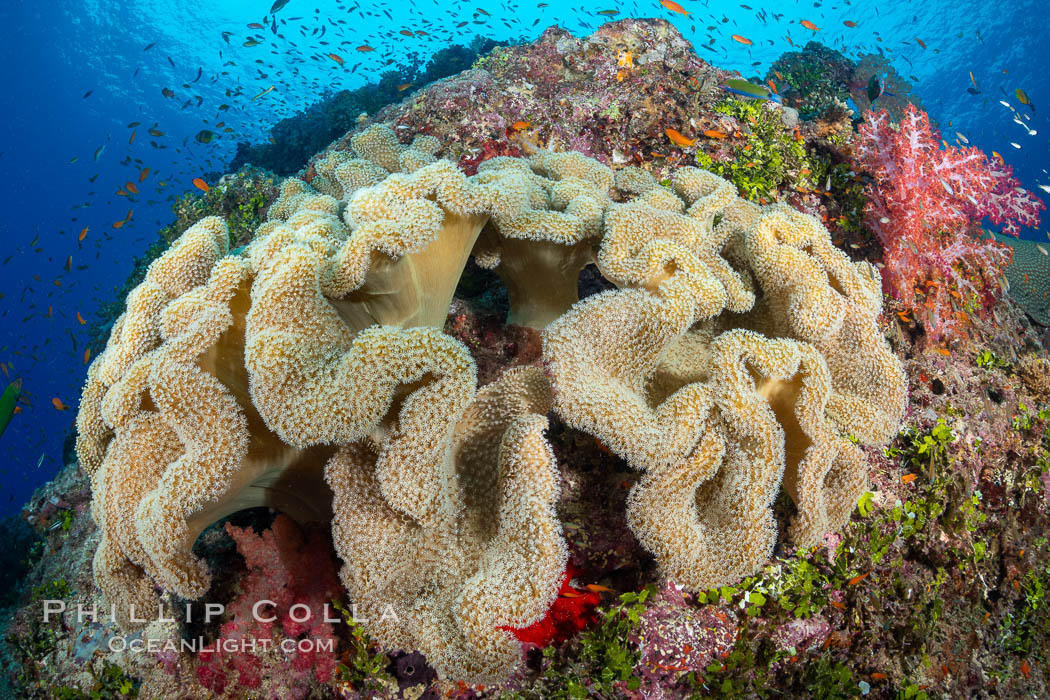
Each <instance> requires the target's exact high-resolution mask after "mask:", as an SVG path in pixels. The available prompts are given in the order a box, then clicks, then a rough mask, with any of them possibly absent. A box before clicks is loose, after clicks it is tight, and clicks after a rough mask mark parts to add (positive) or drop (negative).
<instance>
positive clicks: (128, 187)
mask: <svg viewBox="0 0 1050 700" xmlns="http://www.w3.org/2000/svg"><path fill="white" fill-rule="evenodd" d="M124 189H126V190H127V191H128V192H130V193H131V194H138V193H139V188H138V187H135V183H134V182H125V183H124Z"/></svg>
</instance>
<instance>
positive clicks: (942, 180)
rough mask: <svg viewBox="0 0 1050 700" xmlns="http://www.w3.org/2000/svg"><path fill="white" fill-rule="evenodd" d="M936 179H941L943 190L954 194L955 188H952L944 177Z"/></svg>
mask: <svg viewBox="0 0 1050 700" xmlns="http://www.w3.org/2000/svg"><path fill="white" fill-rule="evenodd" d="M937 179H938V180H940V181H941V187H943V188H944V191H945V192H947V193H948V194H955V190H953V189H952V187H951V185H949V184H948V183H947V182H945V181H944V178H937Z"/></svg>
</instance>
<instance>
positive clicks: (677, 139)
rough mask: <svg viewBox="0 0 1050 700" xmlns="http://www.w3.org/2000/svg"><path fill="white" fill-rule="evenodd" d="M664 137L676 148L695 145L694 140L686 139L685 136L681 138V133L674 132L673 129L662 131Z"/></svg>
mask: <svg viewBox="0 0 1050 700" xmlns="http://www.w3.org/2000/svg"><path fill="white" fill-rule="evenodd" d="M664 135H665V136H667V138H669V139H671V143H673V144H675V145H676V146H683V147H685V146H692V145H693V144H694V143H696V139H687V138H686V137H685V136H682V134H681V132H679V131H676V130H675V129H664Z"/></svg>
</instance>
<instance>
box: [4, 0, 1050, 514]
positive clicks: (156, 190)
mask: <svg viewBox="0 0 1050 700" xmlns="http://www.w3.org/2000/svg"><path fill="white" fill-rule="evenodd" d="M271 4H272V2H271V0H212V1H211V2H203V1H202V0H182V1H181V2H171V1H170V0H137V1H136V2H134V3H108V2H101V1H100V0H64V1H63V2H60V3H35V2H28V1H26V0H6V1H5V2H4V3H3V4H2V5H0V52H2V53H3V65H4V66H6V67H7V70H6V72H5V81H4V89H3V90H0V108H2V114H3V120H4V122H3V128H2V129H0V174H2V178H0V182H2V187H3V191H4V196H3V199H2V201H3V203H4V212H3V216H2V217H0V241H2V244H3V245H2V247H0V294H2V298H0V363H4V370H6V372H7V374H8V375H9V377H0V382H2V383H0V388H2V387H3V386H5V385H6V382H7V381H8V380H9V379H14V378H16V377H20V378H22V380H23V382H24V384H23V391H24V394H23V395H24V397H25V399H26V400H25V402H23V404H22V406H21V412H20V413H19V414H18V415H16V416H14V419H13V420H12V422H11V424H10V425H9V426H8V428H7V430H6V432H4V434H3V435H2V436H0V469H2V472H0V486H2V491H0V512H2V513H3V514H6V513H10V512H14V511H17V510H18V509H19V508H20V507H21V506H22V504H23V503H24V502H25V501H26V499H27V498H28V497H29V495H30V494H31V493H32V490H33V489H34V488H35V487H37V486H38V485H39V484H41V483H42V482H44V481H46V480H47V479H49V478H51V477H52V476H53V475H54V474H55V472H56V471H57V470H58V469H59V468H60V466H61V463H62V449H63V442H64V441H66V440H67V439H68V437H69V435H70V434H71V432H72V427H73V421H74V418H75V415H76V411H77V402H78V399H79V395H80V390H81V386H82V384H83V381H84V377H85V374H86V370H87V367H86V365H85V363H84V358H83V351H84V349H85V346H86V343H87V341H88V338H89V329H90V327H91V324H93V323H95V322H96V320H97V319H96V312H97V310H98V309H99V307H100V305H101V304H104V303H106V302H109V301H112V300H113V298H114V290H115V289H117V288H119V287H120V286H121V285H122V284H123V282H124V280H125V279H126V278H127V276H128V274H129V273H130V271H131V269H132V261H133V259H134V257H135V256H136V255H139V254H141V253H142V252H143V251H144V250H145V248H146V246H147V245H148V244H149V243H150V242H152V241H153V240H154V239H155V231H156V230H157V229H158V228H160V227H162V226H164V225H167V224H168V223H170V222H171V220H172V213H171V203H172V201H173V200H174V198H175V197H176V196H178V195H179V194H181V193H183V192H186V191H188V190H191V189H192V188H193V185H192V180H193V179H194V178H196V177H201V176H203V175H205V174H207V173H214V172H223V171H225V170H226V166H227V165H228V163H229V162H230V159H231V157H232V156H233V154H234V151H235V149H236V144H237V143H238V142H240V141H250V142H253V143H258V142H262V141H264V140H265V138H266V134H267V132H268V130H269V128H270V127H271V126H272V125H273V124H274V123H275V122H277V121H278V120H280V119H282V118H284V117H288V116H291V115H294V114H296V113H298V112H300V111H302V110H303V109H304V108H306V107H307V106H308V105H310V104H311V103H313V102H315V101H317V100H318V98H319V97H320V96H321V95H322V94H324V93H325V92H326V91H327V92H333V91H337V90H342V89H352V88H355V87H359V86H361V85H363V84H365V83H366V82H368V81H369V80H375V79H376V77H377V76H378V75H379V74H380V73H381V72H382V71H383V70H384V69H386V68H387V67H388V65H389V64H391V63H393V64H397V63H401V62H405V61H410V60H412V59H413V58H419V59H421V60H422V61H424V62H425V61H426V60H427V58H428V57H429V56H431V55H433V54H434V53H435V52H436V51H438V50H440V49H442V48H444V47H447V46H450V45H452V44H469V43H470V41H471V40H472V39H473V38H474V36H476V35H481V36H486V37H489V38H491V39H495V40H513V41H519V40H526V41H527V40H532V39H534V38H536V37H538V36H539V34H540V33H541V32H542V31H543V30H544V29H545V28H546V27H548V26H551V25H555V24H557V25H560V26H562V27H564V28H565V29H568V30H569V31H571V32H573V33H574V34H577V35H585V34H590V33H591V32H593V31H594V30H595V29H597V28H598V27H599V26H600V25H601V24H602V23H603V22H606V21H614V20H617V19H622V18H625V17H662V18H665V19H667V20H669V21H671V22H673V23H674V24H675V26H676V27H678V29H679V30H680V31H681V32H682V33H683V34H684V35H685V36H686V38H688V39H689V40H691V41H692V42H693V43H694V45H695V46H696V48H697V50H698V52H699V54H700V55H701V56H702V57H704V58H705V59H707V60H709V61H710V62H712V63H714V64H716V65H719V66H720V67H723V68H728V69H736V70H740V71H741V72H742V73H743V74H745V75H761V74H764V73H765V71H766V69H767V68H768V67H769V66H770V65H771V64H772V62H773V61H775V60H776V59H777V58H778V57H779V56H780V55H781V54H782V53H784V52H786V51H790V50H793V47H794V48H796V49H797V48H798V47H801V46H802V45H804V44H805V43H806V42H807V41H810V40H816V41H820V42H822V43H824V44H826V45H828V46H830V47H832V48H835V49H837V50H839V51H841V52H842V53H844V54H846V55H847V56H849V57H855V56H856V55H858V54H860V53H872V52H881V53H883V54H884V55H885V56H886V57H887V59H888V60H889V61H890V63H891V64H892V65H893V66H894V68H895V69H896V70H897V71H898V72H899V73H900V74H901V75H902V76H905V77H908V79H909V80H911V81H912V82H913V92H914V93H915V94H916V95H917V96H918V97H919V98H921V100H922V102H923V104H924V106H925V107H926V108H927V109H928V110H929V112H930V114H931V116H933V117H934V118H935V119H936V120H937V121H938V122H939V123H940V126H941V128H942V131H943V132H944V135H945V138H947V139H949V141H954V139H955V136H954V134H955V132H957V131H958V132H960V133H961V134H963V135H965V136H966V138H967V139H968V140H969V142H970V143H971V144H972V145H976V146H978V147H980V148H982V149H983V150H985V151H986V152H989V153H990V152H991V151H993V150H994V151H998V152H999V153H1001V154H1002V155H1003V156H1004V158H1005V159H1006V161H1007V163H1009V164H1010V165H1012V166H1013V167H1014V170H1015V174H1016V175H1017V176H1018V177H1019V179H1020V180H1021V182H1022V184H1023V185H1024V186H1025V187H1026V188H1028V189H1031V190H1035V191H1037V193H1038V194H1040V195H1042V196H1044V198H1045V197H1046V195H1045V193H1044V192H1041V191H1038V190H1036V187H1037V185H1039V184H1044V185H1045V184H1047V183H1050V176H1048V175H1047V169H1048V168H1050V165H1048V160H1050V159H1048V143H1050V124H1048V123H1047V118H1046V114H1047V110H1050V77H1048V75H1047V71H1046V63H1047V57H1048V56H1050V52H1048V51H1047V49H1046V41H1047V36H1048V33H1050V32H1048V30H1050V15H1048V14H1047V13H1046V11H1045V9H1044V8H1043V6H1042V3H1040V2H1038V1H1037V0H1000V2H996V3H989V2H976V1H973V0H967V1H961V0H954V1H953V2H947V1H946V0H927V1H926V2H923V3H921V4H920V3H914V2H890V1H885V0H884V1H883V2H868V1H861V0H853V2H849V1H848V0H840V1H838V2H813V0H808V1H805V2H801V1H800V2H785V1H783V0H780V1H777V2H771V1H766V0H748V2H747V3H746V4H741V3H717V2H710V0H707V1H706V2H700V1H689V2H687V1H683V2H681V3H680V4H681V6H682V7H683V9H684V10H685V11H686V12H688V14H687V15H685V14H681V13H676V12H671V11H669V10H668V9H666V8H665V7H664V6H662V5H661V4H660V3H659V2H657V1H656V0H645V1H644V2H627V3H613V2H604V1H600V2H592V1H587V2H580V3H574V4H573V5H572V7H571V8H570V7H567V6H565V5H563V4H562V3H555V2H552V3H549V4H545V3H536V2H526V3H512V2H501V3H493V4H483V3H481V2H475V3H470V4H467V3H459V2H449V1H447V0H416V1H415V2H408V1H405V0H402V1H400V2H383V1H375V2H368V3H362V2H335V1H334V0H324V1H321V0H290V1H289V2H287V3H286V4H285V6H284V7H282V8H281V9H279V10H278V11H277V12H276V14H270V9H271ZM603 10H615V11H618V12H619V14H617V15H614V16H609V15H604V14H599V13H600V12H601V11H603ZM275 18H276V33H274V31H273V30H272V29H271V26H272V23H273V22H274V20H275ZM803 20H806V21H808V22H811V23H813V24H814V25H815V26H816V27H817V29H816V30H812V29H808V28H806V27H805V26H803V25H802V24H801V22H802V21H803ZM846 22H850V23H855V24H856V26H855V27H850V26H847V25H846V24H845V23H846ZM252 23H258V24H260V25H262V26H263V28H262V29H259V28H252V27H249V26H248V25H249V24H252ZM402 30H410V31H412V32H414V33H415V32H420V31H423V32H425V34H414V36H412V37H406V36H404V35H402V34H400V32H401V31H402ZM733 34H737V35H741V36H745V37H747V38H748V39H750V40H751V42H752V44H751V45H750V46H747V45H744V44H742V43H740V42H736V41H733V40H732V39H731V38H730V37H731V35H733ZM252 38H255V40H258V41H259V42H260V43H259V44H258V45H255V46H245V43H246V42H247V43H251V42H250V41H249V40H250V39H252ZM359 46H369V47H371V48H373V49H374V51H371V52H362V51H358V50H356V49H357V47H359ZM704 46H706V47H707V49H706V50H701V49H702V48H703V47H704ZM331 53H334V54H336V55H337V56H339V57H340V58H341V59H343V63H337V62H336V61H335V60H332V59H331V58H329V57H328V54H331ZM971 71H972V73H973V78H974V80H975V81H976V83H977V85H978V86H979V87H980V92H979V93H978V94H976V95H975V94H970V93H969V92H967V88H969V87H971V86H972V83H971V78H970V75H969V73H970V72H971ZM271 85H272V86H274V89H273V90H272V91H271V92H269V93H267V94H265V95H263V96H261V97H259V98H258V99H255V100H252V98H253V97H255V96H256V95H258V94H259V93H262V92H263V91H265V90H266V89H267V88H268V87H270V86H271ZM1018 88H1020V89H1022V90H1024V91H1025V92H1026V93H1027V95H1028V96H1029V98H1030V102H1031V105H1032V106H1031V107H1029V106H1025V105H1023V104H1021V103H1020V102H1019V101H1018V98H1017V96H1016V90H1017V89H1018ZM165 91H170V92H171V93H174V95H173V96H170V97H169V96H166V95H167V94H168V93H166V92H165ZM1000 100H1002V101H1005V102H1006V103H1008V104H1009V105H1010V106H1009V107H1007V106H1004V105H1003V104H1001V103H1000ZM224 104H227V105H229V108H228V109H226V110H221V109H220V107H221V106H222V105H224ZM1014 110H1017V111H1018V112H1020V113H1025V114H1027V115H1028V116H1029V117H1030V120H1028V121H1025V124H1026V125H1027V126H1021V125H1019V124H1016V123H1014V113H1015V112H1014ZM133 122H139V125H138V126H137V127H134V126H129V125H130V124H132V123H133ZM219 122H224V124H225V126H224V127H221V128H220V127H217V126H216V124H217V123H219ZM949 125H950V126H949ZM225 128H230V129H232V132H225V131H222V129H225ZM150 129H155V130H156V131H157V132H159V133H163V135H162V136H155V135H151V134H150V133H149V130H150ZM202 129H209V130H212V131H214V132H215V133H216V138H215V139H214V140H213V141H211V142H210V143H206V144H205V143H199V142H198V141H197V140H196V139H195V135H196V134H198V132H200V131H201V130H202ZM1030 132H1035V133H1034V134H1032V133H1030ZM132 134H134V140H133V142H132ZM949 135H951V136H950V137H949ZM1012 144H1016V146H1018V147H1015V146H1014V145H1012ZM143 168H149V169H150V173H149V175H148V177H147V178H146V179H145V180H144V181H143V182H141V183H139V175H140V173H141V172H142V170H143ZM127 182H131V183H133V184H134V185H136V186H137V187H138V189H139V190H140V192H139V194H138V195H136V196H133V197H130V198H129V197H124V196H119V195H116V194H114V193H115V192H116V191H118V190H120V189H122V188H125V183H127ZM129 210H131V212H132V214H131V218H130V219H127V217H128V212H129ZM122 220H127V224H126V225H124V226H123V227H121V228H119V229H116V228H114V227H113V223H114V222H118V221H122ZM85 227H87V228H88V231H87V233H86V234H85V235H84V238H83V240H78V238H79V236H80V232H81V231H82V230H83V229H84V228H85ZM1046 228H1047V227H1046V226H1045V225H1044V227H1043V228H1042V229H1041V230H1039V231H1027V232H1025V236H1026V237H1037V238H1043V236H1044V235H1045V234H1044V233H1043V231H1044V230H1046ZM70 256H71V260H70ZM67 267H68V269H67ZM78 313H79V314H80V316H81V318H82V319H84V321H85V323H81V322H80V321H79V320H78V318H77V314H78ZM53 399H58V403H57V407H56V404H55V403H54V402H53ZM62 406H65V407H67V408H66V409H65V410H60V407H62Z"/></svg>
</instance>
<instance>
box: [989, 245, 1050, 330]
mask: <svg viewBox="0 0 1050 700" xmlns="http://www.w3.org/2000/svg"><path fill="white" fill-rule="evenodd" d="M995 240H996V242H997V243H1000V244H1002V245H1005V246H1009V247H1010V250H1011V251H1012V256H1011V259H1010V264H1009V265H1008V266H1007V267H1006V269H1005V271H1004V274H1005V276H1006V280H1007V283H1008V289H1009V291H1010V296H1011V297H1012V298H1013V299H1014V301H1016V302H1017V305H1018V306H1020V307H1021V308H1023V309H1024V310H1025V313H1027V314H1028V316H1029V317H1031V318H1032V320H1034V321H1035V322H1036V323H1038V324H1039V325H1041V326H1050V257H1048V256H1047V254H1046V253H1044V252H1043V250H1045V249H1046V245H1045V244H1043V243H1036V242H1035V241H1026V240H1022V239H1019V238H1013V237H1009V236H1003V235H1001V234H996V235H995Z"/></svg>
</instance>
